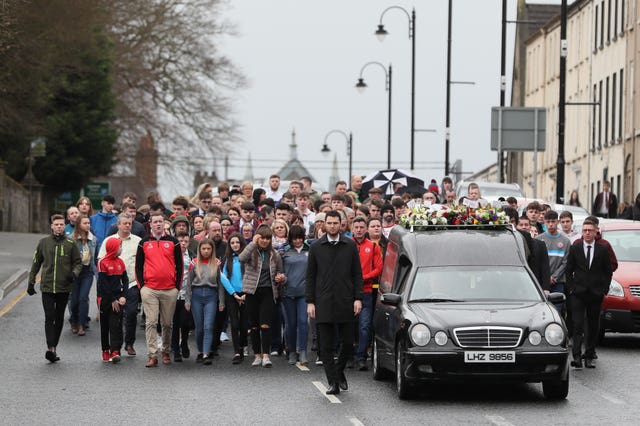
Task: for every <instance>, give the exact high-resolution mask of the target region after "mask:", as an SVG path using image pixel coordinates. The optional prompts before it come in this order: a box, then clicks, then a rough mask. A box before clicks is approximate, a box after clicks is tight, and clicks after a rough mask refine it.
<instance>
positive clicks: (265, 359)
mask: <svg viewBox="0 0 640 426" xmlns="http://www.w3.org/2000/svg"><path fill="white" fill-rule="evenodd" d="M272 365H273V364H272V363H271V359H270V358H269V357H268V356H265V357H263V358H262V366H263V367H265V368H271V366H272Z"/></svg>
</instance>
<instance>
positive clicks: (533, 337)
mask: <svg viewBox="0 0 640 426" xmlns="http://www.w3.org/2000/svg"><path fill="white" fill-rule="evenodd" d="M540 342H542V336H541V335H540V333H538V332H537V331H532V332H531V333H529V343H531V344H532V345H533V346H538V345H539V344H540Z"/></svg>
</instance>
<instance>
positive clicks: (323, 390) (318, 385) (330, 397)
mask: <svg viewBox="0 0 640 426" xmlns="http://www.w3.org/2000/svg"><path fill="white" fill-rule="evenodd" d="M312 383H313V385H314V386H315V387H316V388H318V390H319V391H320V393H321V394H322V395H323V396H324V397H325V398H327V399H328V400H329V401H330V402H331V403H332V404H342V401H340V400H339V399H338V397H337V396H335V395H327V394H326V392H327V388H325V387H324V385H323V384H322V382H312Z"/></svg>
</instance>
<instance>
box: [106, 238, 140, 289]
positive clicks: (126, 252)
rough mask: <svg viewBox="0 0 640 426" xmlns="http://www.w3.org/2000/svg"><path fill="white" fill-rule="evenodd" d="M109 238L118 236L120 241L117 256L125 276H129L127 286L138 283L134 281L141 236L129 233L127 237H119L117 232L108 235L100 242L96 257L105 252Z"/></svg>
mask: <svg viewBox="0 0 640 426" xmlns="http://www.w3.org/2000/svg"><path fill="white" fill-rule="evenodd" d="M111 238H118V239H120V240H121V241H122V253H120V256H118V257H119V258H120V259H122V261H123V262H124V267H125V269H126V271H127V278H129V288H131V287H134V286H136V285H138V283H137V282H136V253H137V251H138V244H139V243H140V240H141V238H140V237H138V236H137V235H134V234H131V235H129V238H125V239H123V238H120V236H119V235H118V233H115V234H113V235H109V236H108V237H107V238H105V239H104V241H103V242H102V246H101V247H100V251H99V252H98V258H103V257H104V255H105V254H107V241H109V240H110V239H111Z"/></svg>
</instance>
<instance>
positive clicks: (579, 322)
mask: <svg viewBox="0 0 640 426" xmlns="http://www.w3.org/2000/svg"><path fill="white" fill-rule="evenodd" d="M602 299H603V298H602V296H594V295H591V294H579V295H576V294H572V295H571V315H572V321H573V348H572V351H573V359H575V360H578V359H580V358H581V356H582V343H583V341H584V357H585V358H589V359H592V358H593V356H594V355H595V353H596V343H597V341H598V333H599V332H600V307H601V306H602ZM585 328H586V330H585Z"/></svg>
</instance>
